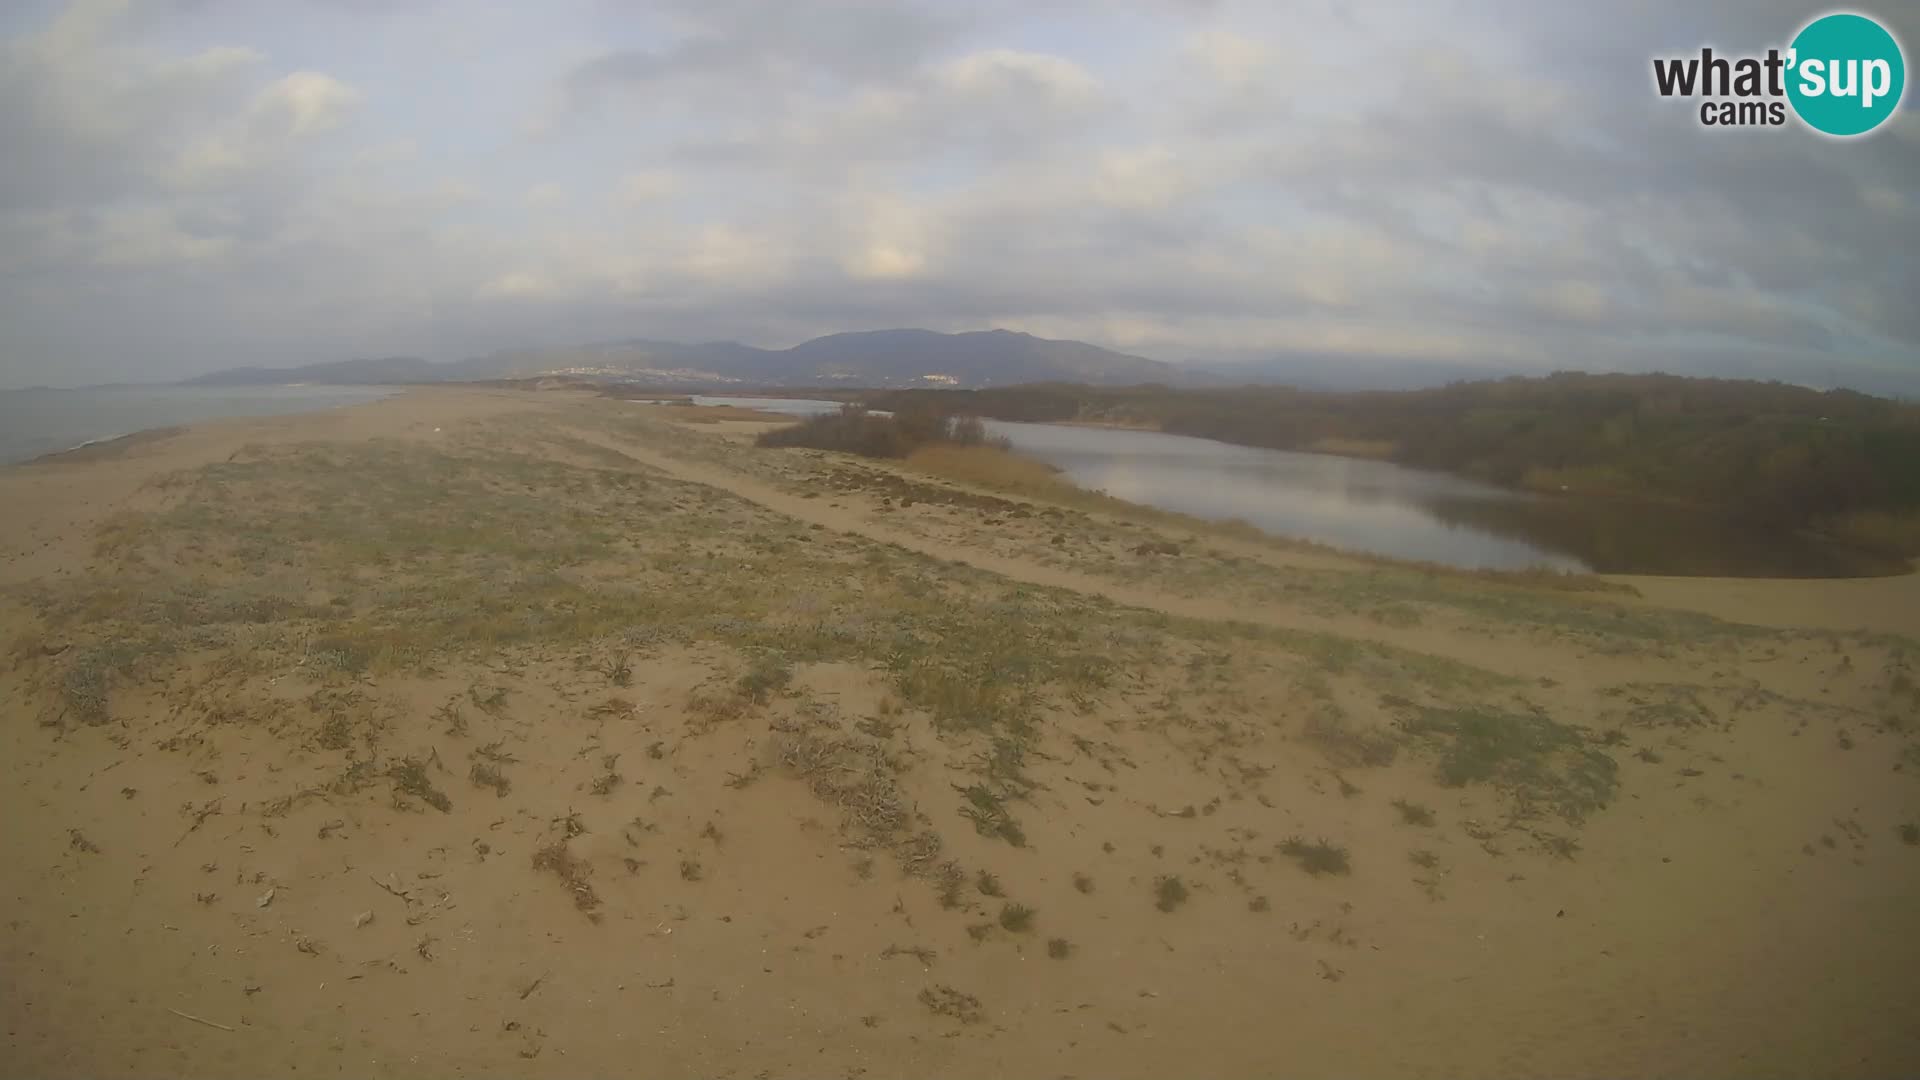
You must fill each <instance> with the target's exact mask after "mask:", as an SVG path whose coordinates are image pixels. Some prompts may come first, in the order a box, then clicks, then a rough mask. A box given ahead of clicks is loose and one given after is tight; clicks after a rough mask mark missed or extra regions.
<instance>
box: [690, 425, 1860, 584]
mask: <svg viewBox="0 0 1920 1080" xmlns="http://www.w3.org/2000/svg"><path fill="white" fill-rule="evenodd" d="M697 400H698V401H699V402H700V403H702V404H705V403H714V404H739V405H751V406H753V407H755V408H761V409H767V410H769V411H773V412H783V413H788V414H791V415H795V416H806V415H811V414H814V413H818V412H826V411H831V410H833V409H837V408H839V405H838V403H836V402H831V401H799V400H789V399H768V398H755V399H746V398H700V399H697ZM987 427H988V429H989V430H991V431H992V432H993V433H994V434H996V435H1004V436H1005V437H1006V438H1007V439H1008V440H1009V441H1011V442H1012V443H1013V448H1014V449H1015V450H1016V451H1018V452H1020V453H1022V454H1025V455H1026V456H1028V457H1032V458H1036V459H1038V460H1040V461H1044V462H1046V463H1048V464H1049V465H1052V466H1054V467H1055V468H1058V469H1059V470H1061V473H1062V474H1063V475H1064V476H1065V477H1066V478H1067V479H1069V480H1072V481H1073V482H1074V483H1076V484H1079V485H1080V486H1082V487H1086V488H1091V489H1093V490H1096V491H1104V492H1106V493H1107V494H1109V495H1113V496H1116V497H1118V498H1122V499H1126V500H1128V501H1130V502H1137V503H1143V504H1145V505H1148V506H1157V507H1160V508H1161V509H1164V510H1174V511H1178V512H1180V513H1183V514H1190V515H1192V516H1194V517H1199V518H1209V519H1214V520H1224V519H1230V518H1239V519H1241V520H1243V521H1246V522H1248V523H1250V524H1252V525H1255V526H1257V527H1259V528H1261V529H1264V530H1266V531H1267V532H1271V533H1274V534H1276V535H1280V536H1291V537H1299V538H1302V539H1306V540H1315V541H1318V542H1320V543H1324V544H1331V545H1333V546H1335V547H1339V548H1343V549H1346V550H1349V551H1360V552H1367V553H1371V554H1375V555H1386V556H1390V557H1393V558H1399V559H1413V560H1418V561H1423V562H1437V563H1444V564H1447V565H1450V566H1461V567H1470V568H1476V569H1481V568H1484V569H1506V570H1516V569H1525V568H1530V567H1545V568H1550V569H1558V570H1573V571H1578V570H1593V571H1598V572H1601V573H1620V574H1674V575H1708V576H1722V575H1724V576H1732V577H1845V576H1850V575H1858V574H1875V573H1892V572H1895V571H1896V570H1897V569H1898V568H1897V567H1892V566H1888V565H1887V564H1886V563H1885V562H1884V561H1882V560H1878V559H1873V558H1871V557H1868V556H1865V555H1862V554H1861V553H1859V552H1854V551H1850V550H1847V549H1844V548H1840V547H1837V546H1834V545H1831V544H1826V543H1822V542H1820V541H1817V540H1814V539H1811V538H1808V537H1805V536H1800V535H1796V534H1782V533H1779V532H1768V531H1762V530H1756V529H1753V528H1750V527H1747V526H1745V525H1743V524H1741V523H1739V522H1736V521H1732V520H1729V519H1727V518H1725V517H1723V516H1720V515H1716V514H1713V513H1709V512H1704V511H1698V510H1689V509H1686V508H1683V507H1669V506H1661V507H1653V506H1649V505H1647V504H1645V503H1630V502H1620V501H1615V500H1605V499H1582V498H1548V497H1544V496H1535V495H1529V494H1523V493H1519V492H1513V491H1508V490H1506V489H1504V488H1496V487H1491V486H1488V485H1486V484H1479V483H1475V482H1473V481H1471V480H1465V479H1462V478H1460V477H1457V476H1452V475H1449V474H1446V473H1436V472H1427V471H1424V470H1420V469H1408V468H1404V467H1402V466H1399V465H1393V464H1390V463H1387V462H1381V461H1362V460H1357V459H1353V458H1342V457H1333V456H1329V455H1326V454H1302V453H1293V452H1289V451H1284V450H1263V449H1259V448H1256V447H1249V446H1234V445H1231V444H1228V443H1220V442H1214V441H1212V440H1209V439H1194V438H1188V437H1186V436H1181V435H1164V434H1161V433H1159V432H1152V431H1123V430H1117V429H1112V428H1087V427H1070V426H1066V425H1061V424H1010V423H1003V422H998V421H988V423H987Z"/></svg>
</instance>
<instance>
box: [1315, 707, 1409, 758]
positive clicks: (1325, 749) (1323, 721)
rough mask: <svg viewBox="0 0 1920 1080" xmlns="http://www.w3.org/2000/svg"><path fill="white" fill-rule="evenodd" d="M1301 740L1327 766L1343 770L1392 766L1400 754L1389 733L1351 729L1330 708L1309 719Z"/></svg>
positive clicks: (1321, 710) (1394, 740)
mask: <svg viewBox="0 0 1920 1080" xmlns="http://www.w3.org/2000/svg"><path fill="white" fill-rule="evenodd" d="M1300 737H1301V738H1303V739H1305V740H1306V741H1308V742H1310V743H1312V744H1313V745H1314V746H1315V747H1316V748H1318V749H1319V751H1320V753H1321V754H1322V755H1323V756H1325V757H1326V759H1327V761H1328V762H1329V763H1331V764H1333V765H1335V766H1338V767H1340V768H1345V769H1357V768H1373V767H1378V766H1382V765H1391V764H1393V759H1394V757H1395V756H1397V755H1398V754H1399V752H1400V744H1399V740H1397V739H1396V738H1394V736H1393V735H1392V734H1391V733H1390V732H1386V731H1379V730H1374V729H1360V728H1354V727H1351V726H1349V725H1348V724H1347V722H1346V721H1345V720H1344V719H1342V718H1341V716H1340V714H1339V713H1338V711H1337V710H1335V709H1333V708H1332V707H1331V706H1328V707H1324V708H1322V709H1320V710H1319V711H1317V712H1315V713H1314V714H1313V715H1312V716H1310V717H1308V718H1307V721H1306V723H1304V724H1303V725H1301V728H1300Z"/></svg>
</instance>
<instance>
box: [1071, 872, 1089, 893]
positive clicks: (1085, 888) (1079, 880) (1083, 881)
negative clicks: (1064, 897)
mask: <svg viewBox="0 0 1920 1080" xmlns="http://www.w3.org/2000/svg"><path fill="white" fill-rule="evenodd" d="M1073 887H1074V888H1076V889H1078V890H1080V891H1081V892H1083V893H1090V892H1092V891H1093V879H1092V878H1090V877H1088V876H1087V875H1085V874H1075V875H1073Z"/></svg>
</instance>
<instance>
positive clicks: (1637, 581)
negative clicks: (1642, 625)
mask: <svg viewBox="0 0 1920 1080" xmlns="http://www.w3.org/2000/svg"><path fill="white" fill-rule="evenodd" d="M1609 580H1612V581H1619V582H1624V583H1626V584H1628V585H1632V586H1633V587H1634V588H1636V589H1639V590H1640V594H1641V595H1642V596H1643V597H1645V598H1646V601H1647V603H1649V604H1653V605H1656V606H1659V607H1666V608H1680V609H1683V610H1686V611H1698V612H1701V613H1703V614H1706V615H1712V616H1714V617H1715V618H1720V619H1726V620H1728V621H1730V622H1742V623H1751V624H1752V625H1755V626H1777V627H1802V626H1804V627H1818V628H1820V629H1825V630H1872V631H1878V632H1881V633H1888V634H1901V635H1903V636H1906V637H1910V638H1915V639H1920V573H1913V574H1907V575H1905V576H1902V577H1890V578H1846V579H1839V580H1835V579H1828V578H1818V579H1796V580H1786V579H1780V578H1701V577H1695V578H1680V577H1641V576H1631V575H1610V576H1609Z"/></svg>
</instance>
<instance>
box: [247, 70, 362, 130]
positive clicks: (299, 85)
mask: <svg viewBox="0 0 1920 1080" xmlns="http://www.w3.org/2000/svg"><path fill="white" fill-rule="evenodd" d="M359 102H360V93H359V91H357V90H355V89H353V88H352V87H350V86H348V85H347V84H345V83H343V82H341V81H340V80H338V79H335V78H333V77H332V76H330V75H325V74H322V73H320V72H317V71H296V72H294V73H293V74H291V75H286V76H283V77H281V78H280V79H277V80H275V81H274V82H273V83H272V84H270V85H269V86H267V88H266V89H264V90H262V91H260V94H259V96H258V97H256V98H254V102H253V115H254V116H255V118H257V119H258V120H261V121H265V122H268V123H279V124H285V125H286V130H287V132H288V133H289V134H292V135H309V134H313V133H315V132H320V131H327V130H330V129H332V128H335V127H338V126H339V125H340V123H341V121H342V119H344V118H345V116H346V114H347V112H348V111H349V110H351V109H352V108H353V107H354V106H355V105H357V104H359Z"/></svg>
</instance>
